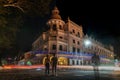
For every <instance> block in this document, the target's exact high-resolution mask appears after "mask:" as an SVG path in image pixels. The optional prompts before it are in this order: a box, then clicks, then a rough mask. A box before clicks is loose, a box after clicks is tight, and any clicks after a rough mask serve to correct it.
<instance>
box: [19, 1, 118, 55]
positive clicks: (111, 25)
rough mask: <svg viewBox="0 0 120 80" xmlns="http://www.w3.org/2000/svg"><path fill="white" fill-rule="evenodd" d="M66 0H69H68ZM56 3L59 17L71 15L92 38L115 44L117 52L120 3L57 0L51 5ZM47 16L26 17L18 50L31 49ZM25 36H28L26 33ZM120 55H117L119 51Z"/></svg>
mask: <svg viewBox="0 0 120 80" xmlns="http://www.w3.org/2000/svg"><path fill="white" fill-rule="evenodd" d="M68 1H69V2H68ZM55 5H56V6H57V7H58V9H59V11H60V15H61V17H62V19H63V20H64V21H65V20H67V17H68V16H69V17H70V19H71V20H72V21H73V22H75V23H77V24H78V25H81V24H82V26H83V31H84V33H85V34H88V35H89V36H91V37H93V38H94V39H96V40H98V41H100V42H102V43H104V44H111V45H113V46H114V48H115V49H114V50H115V53H117V54H118V55H119V51H120V50H119V48H120V12H119V7H120V6H119V5H118V4H117V2H116V3H114V2H110V1H109V2H102V1H101V2H99V1H98V2H95V1H94V2H91V1H79V0H75V1H73V0H56V2H54V3H53V5H52V6H51V9H53V7H54V6H55ZM48 16H49V15H46V17H43V18H41V17H35V18H28V19H27V20H26V23H28V24H26V25H25V26H24V27H23V29H22V31H21V32H20V33H18V37H19V38H18V40H17V43H18V47H19V49H20V50H24V51H28V50H31V45H32V43H33V42H34V40H36V39H37V38H38V36H40V34H41V32H42V31H45V30H46V28H45V26H44V25H45V24H46V22H47V20H48V18H49V17H50V16H49V17H48ZM26 36H27V37H26ZM119 56H120V55H119Z"/></svg>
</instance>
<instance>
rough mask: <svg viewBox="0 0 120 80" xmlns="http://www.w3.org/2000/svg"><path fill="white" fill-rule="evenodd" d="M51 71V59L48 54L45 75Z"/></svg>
mask: <svg viewBox="0 0 120 80" xmlns="http://www.w3.org/2000/svg"><path fill="white" fill-rule="evenodd" d="M49 72H50V59H49V55H48V54H47V55H46V58H45V75H49Z"/></svg>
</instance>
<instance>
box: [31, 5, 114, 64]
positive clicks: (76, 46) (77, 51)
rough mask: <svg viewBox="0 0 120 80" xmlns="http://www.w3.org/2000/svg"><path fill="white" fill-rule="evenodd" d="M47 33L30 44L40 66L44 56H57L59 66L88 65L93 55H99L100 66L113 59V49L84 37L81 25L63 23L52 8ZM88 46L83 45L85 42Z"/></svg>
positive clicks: (68, 21) (69, 22) (68, 22)
mask: <svg viewBox="0 0 120 80" xmlns="http://www.w3.org/2000/svg"><path fill="white" fill-rule="evenodd" d="M47 26H48V27H49V29H48V31H46V32H43V34H41V35H40V36H39V37H38V38H37V39H36V40H35V41H34V42H33V44H32V53H33V54H36V56H37V58H39V59H38V60H40V61H39V63H40V64H44V58H45V54H49V55H50V56H51V57H52V55H51V54H57V56H58V64H59V65H90V64H91V56H92V55H93V53H96V54H99V56H100V58H101V63H102V64H111V63H112V60H113V59H114V50H113V47H112V46H110V48H106V47H105V46H104V45H103V44H101V43H100V42H98V41H96V40H94V39H92V38H90V37H88V36H87V35H84V33H83V28H82V26H81V25H78V24H76V23H75V22H73V21H71V20H70V19H69V18H68V19H67V22H65V21H63V20H62V18H61V16H60V15H59V10H58V8H57V7H54V9H53V10H52V15H51V17H50V19H49V20H48V21H47ZM86 39H87V40H90V41H91V42H92V43H91V44H90V45H87V46H86V45H85V44H84V41H85V40H86Z"/></svg>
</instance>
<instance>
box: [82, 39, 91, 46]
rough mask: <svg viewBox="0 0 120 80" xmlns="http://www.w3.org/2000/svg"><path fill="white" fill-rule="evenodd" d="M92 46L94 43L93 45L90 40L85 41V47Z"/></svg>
mask: <svg viewBox="0 0 120 80" xmlns="http://www.w3.org/2000/svg"><path fill="white" fill-rule="evenodd" d="M91 44H92V43H91V41H90V40H88V39H86V40H84V45H85V46H89V45H91Z"/></svg>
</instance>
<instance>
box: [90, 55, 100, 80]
mask: <svg viewBox="0 0 120 80" xmlns="http://www.w3.org/2000/svg"><path fill="white" fill-rule="evenodd" d="M91 60H92V64H93V68H94V74H95V79H96V80H99V69H98V66H99V65H100V57H99V55H97V54H94V55H93V56H92V58H91Z"/></svg>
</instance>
